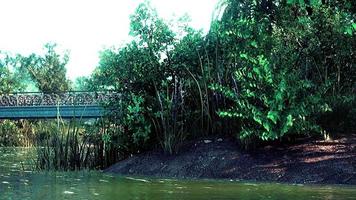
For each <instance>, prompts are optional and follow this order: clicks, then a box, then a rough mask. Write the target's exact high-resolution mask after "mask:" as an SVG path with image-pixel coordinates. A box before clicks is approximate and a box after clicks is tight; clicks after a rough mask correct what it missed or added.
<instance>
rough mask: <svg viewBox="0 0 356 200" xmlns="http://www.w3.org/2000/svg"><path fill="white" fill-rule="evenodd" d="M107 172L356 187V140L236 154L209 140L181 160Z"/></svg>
mask: <svg viewBox="0 0 356 200" xmlns="http://www.w3.org/2000/svg"><path fill="white" fill-rule="evenodd" d="M105 172H108V173H114V174H121V175H136V176H152V177H160V178H208V179H233V180H247V181H262V182H265V181H266V182H271V181H272V182H282V183H297V184H350V185H356V134H350V135H348V136H343V137H339V138H337V139H334V140H332V141H324V140H321V139H304V140H301V141H299V142H296V143H294V144H288V145H284V146H281V144H278V145H267V146H266V145H265V146H263V147H259V148H257V149H255V150H253V151H242V150H239V148H238V146H237V144H236V143H235V142H234V140H233V139H229V138H210V139H201V140H197V141H193V142H191V143H189V144H186V145H185V147H184V149H183V151H182V152H181V153H180V154H179V155H175V156H168V155H164V154H163V153H162V152H161V151H158V150H156V151H150V152H146V153H142V154H139V155H134V156H132V157H130V158H128V159H126V160H123V161H121V162H119V163H117V164H115V165H113V166H111V167H110V168H108V169H107V170H105Z"/></svg>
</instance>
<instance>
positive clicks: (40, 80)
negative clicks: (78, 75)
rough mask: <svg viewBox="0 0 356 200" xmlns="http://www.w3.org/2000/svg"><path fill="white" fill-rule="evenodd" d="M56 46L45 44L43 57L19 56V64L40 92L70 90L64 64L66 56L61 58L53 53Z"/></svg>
mask: <svg viewBox="0 0 356 200" xmlns="http://www.w3.org/2000/svg"><path fill="white" fill-rule="evenodd" d="M55 47H56V44H50V43H48V44H46V45H45V49H46V51H47V52H46V54H45V55H44V56H40V55H36V54H31V55H30V56H28V57H24V56H19V57H20V58H19V60H20V61H19V62H20V65H21V67H22V68H23V69H25V70H26V71H27V72H28V73H29V74H30V76H31V78H32V80H33V81H34V82H35V83H36V86H37V87H38V89H39V90H40V91H42V92H46V93H48V92H61V91H68V90H69V89H70V82H69V80H68V79H67V78H66V68H65V66H66V64H67V63H68V60H69V57H68V54H65V55H64V56H63V58H61V56H60V55H59V54H58V53H57V52H56V51H55Z"/></svg>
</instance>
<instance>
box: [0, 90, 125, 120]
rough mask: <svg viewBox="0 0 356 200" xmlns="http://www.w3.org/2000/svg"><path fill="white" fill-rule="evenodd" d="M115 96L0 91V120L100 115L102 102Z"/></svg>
mask: <svg viewBox="0 0 356 200" xmlns="http://www.w3.org/2000/svg"><path fill="white" fill-rule="evenodd" d="M119 97H120V95H119V93H117V92H113V91H101V92H86V91H71V92H61V93H41V92H22V93H13V94H0V119H41V118H58V117H60V118H100V117H102V116H104V114H105V109H104V107H103V104H105V103H106V102H109V101H113V100H118V99H119Z"/></svg>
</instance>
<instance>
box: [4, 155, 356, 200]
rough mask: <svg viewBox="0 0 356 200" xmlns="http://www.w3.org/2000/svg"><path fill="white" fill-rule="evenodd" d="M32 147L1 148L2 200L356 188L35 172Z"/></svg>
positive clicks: (303, 196) (242, 196)
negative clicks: (33, 169) (32, 165)
mask: <svg viewBox="0 0 356 200" xmlns="http://www.w3.org/2000/svg"><path fill="white" fill-rule="evenodd" d="M31 155H32V153H31V149H23V148H22V149H21V148H0V200H3V199H4V200H5V199H6V200H7V199H11V200H12V199H21V200H24V199H35V200H37V199H39V200H47V199H49V200H55V199H60V200H62V199H75V200H77V199H78V200H80V199H98V200H99V199H100V200H101V199H104V200H105V199H110V200H112V199H113V200H115V199H123V200H126V199H145V200H151V199H154V200H156V199H157V200H159V199H173V200H174V199H183V200H185V199H204V200H207V199H239V200H253V199H281V200H282V199H283V200H285V199H288V200H307V199H323V200H329V199H338V200H340V199H356V187H355V186H310V185H308V186H307V185H287V184H276V183H251V182H238V181H226V180H224V181H223V180H218V181H217V180H173V179H152V178H142V177H141V178H138V177H122V176H114V175H110V174H104V173H102V172H99V171H80V172H34V171H31V170H29V169H31V167H29V166H30V165H31V162H32V161H31Z"/></svg>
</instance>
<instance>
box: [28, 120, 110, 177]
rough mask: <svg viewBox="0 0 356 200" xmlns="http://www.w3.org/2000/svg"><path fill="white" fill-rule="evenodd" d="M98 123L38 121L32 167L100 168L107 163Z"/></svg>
mask: <svg viewBox="0 0 356 200" xmlns="http://www.w3.org/2000/svg"><path fill="white" fill-rule="evenodd" d="M98 124H99V125H100V123H99V122H95V123H93V124H85V123H82V122H81V121H80V120H75V119H74V120H71V121H68V122H61V123H54V122H45V123H43V122H40V123H38V125H37V127H36V129H37V138H36V144H35V146H36V151H37V158H36V168H37V169H38V170H60V171H67V170H82V169H101V168H104V167H106V166H107V165H109V164H111V163H109V162H108V161H107V160H106V157H105V155H107V151H108V150H109V149H108V148H105V145H104V142H103V139H102V135H103V134H104V132H105V128H104V127H100V126H98Z"/></svg>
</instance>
